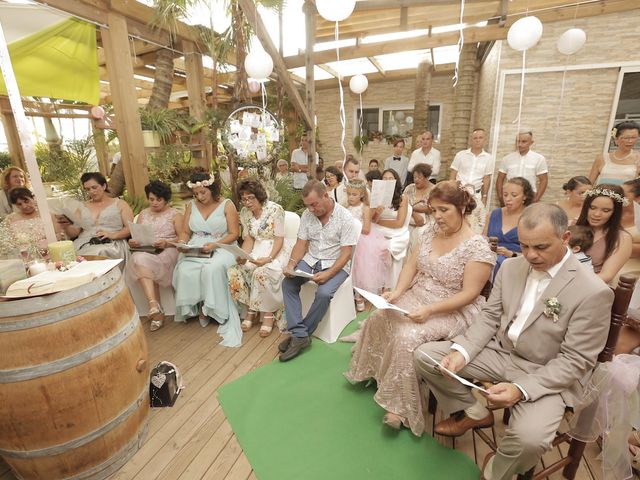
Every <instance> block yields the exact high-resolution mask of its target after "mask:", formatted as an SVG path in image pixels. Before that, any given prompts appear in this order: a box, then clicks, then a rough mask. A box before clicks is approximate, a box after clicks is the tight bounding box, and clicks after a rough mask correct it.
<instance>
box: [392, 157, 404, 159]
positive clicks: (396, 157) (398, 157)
mask: <svg viewBox="0 0 640 480" xmlns="http://www.w3.org/2000/svg"><path fill="white" fill-rule="evenodd" d="M393 159H394V160H402V157H393Z"/></svg>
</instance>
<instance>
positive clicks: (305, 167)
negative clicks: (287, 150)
mask: <svg viewBox="0 0 640 480" xmlns="http://www.w3.org/2000/svg"><path fill="white" fill-rule="evenodd" d="M317 164H318V153H317V152H316V165H317ZM291 171H292V172H293V188H295V189H296V190H302V188H303V187H304V186H305V184H306V183H307V180H308V178H307V173H308V172H309V139H308V138H307V135H306V134H305V133H303V134H302V136H301V137H300V148H296V149H295V150H294V151H293V152H291ZM314 173H315V172H314Z"/></svg>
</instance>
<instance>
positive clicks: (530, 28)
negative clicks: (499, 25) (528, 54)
mask: <svg viewBox="0 0 640 480" xmlns="http://www.w3.org/2000/svg"><path fill="white" fill-rule="evenodd" d="M540 37H542V22H541V21H540V19H538V17H534V16H530V17H524V18H521V19H520V20H517V21H516V22H515V23H514V24H513V25H511V28H509V33H508V34H507V43H509V46H510V47H511V48H513V49H514V50H518V51H519V52H521V51H524V50H528V49H530V48H531V47H533V46H534V45H535V44H536V43H538V42H539V41H540Z"/></svg>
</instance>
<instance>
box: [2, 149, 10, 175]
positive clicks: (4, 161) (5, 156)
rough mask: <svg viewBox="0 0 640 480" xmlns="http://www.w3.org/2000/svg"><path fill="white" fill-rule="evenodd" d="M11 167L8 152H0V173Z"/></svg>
mask: <svg viewBox="0 0 640 480" xmlns="http://www.w3.org/2000/svg"><path fill="white" fill-rule="evenodd" d="M9 165H11V155H9V152H0V171H2V170H4V169H5V168H7V167H8V166H9Z"/></svg>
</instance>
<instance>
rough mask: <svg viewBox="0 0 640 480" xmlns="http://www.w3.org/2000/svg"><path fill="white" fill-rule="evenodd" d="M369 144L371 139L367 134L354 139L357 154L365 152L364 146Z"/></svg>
mask: <svg viewBox="0 0 640 480" xmlns="http://www.w3.org/2000/svg"><path fill="white" fill-rule="evenodd" d="M367 143H369V137H368V136H367V134H366V133H365V134H363V135H362V136H360V135H356V136H355V137H353V148H355V149H356V152H358V153H359V154H360V153H362V150H364V146H365V145H366V144H367Z"/></svg>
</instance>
